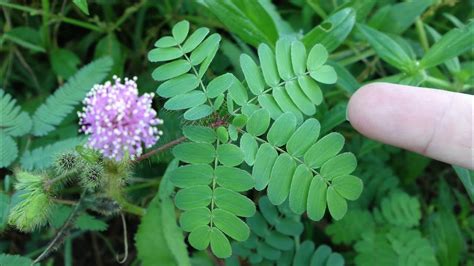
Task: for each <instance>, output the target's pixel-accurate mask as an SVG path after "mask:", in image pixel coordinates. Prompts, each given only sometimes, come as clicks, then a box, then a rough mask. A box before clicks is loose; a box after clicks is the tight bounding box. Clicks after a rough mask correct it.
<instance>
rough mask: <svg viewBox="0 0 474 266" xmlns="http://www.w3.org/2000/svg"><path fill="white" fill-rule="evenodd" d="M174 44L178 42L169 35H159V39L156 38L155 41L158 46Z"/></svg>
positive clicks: (164, 46)
mask: <svg viewBox="0 0 474 266" xmlns="http://www.w3.org/2000/svg"><path fill="white" fill-rule="evenodd" d="M176 45H178V43H177V42H176V40H175V39H174V38H173V37H171V36H165V37H161V38H160V39H158V41H156V42H155V46H156V47H158V48H168V47H171V46H176Z"/></svg>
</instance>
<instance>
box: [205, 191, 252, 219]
mask: <svg viewBox="0 0 474 266" xmlns="http://www.w3.org/2000/svg"><path fill="white" fill-rule="evenodd" d="M214 198H215V203H216V205H217V207H219V208H221V209H223V210H225V211H228V212H230V213H232V214H235V215H237V216H242V217H252V216H253V215H254V214H255V204H254V203H253V201H251V200H250V199H249V198H247V197H246V196H244V195H242V194H239V193H237V192H235V191H232V190H229V189H226V188H217V189H216V190H215V191H214Z"/></svg>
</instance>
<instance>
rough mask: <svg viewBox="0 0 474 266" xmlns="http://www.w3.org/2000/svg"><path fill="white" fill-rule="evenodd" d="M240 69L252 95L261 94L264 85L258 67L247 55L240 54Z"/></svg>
mask: <svg viewBox="0 0 474 266" xmlns="http://www.w3.org/2000/svg"><path fill="white" fill-rule="evenodd" d="M240 67H241V68H242V72H243V73H244V76H245V80H246V81H247V85H248V86H249V89H250V91H251V92H252V93H253V94H254V95H260V94H262V92H263V90H264V89H265V83H264V80H263V76H262V72H260V69H259V67H258V65H257V64H256V63H255V62H254V61H253V59H252V58H251V57H250V56H249V55H247V54H242V55H241V56H240Z"/></svg>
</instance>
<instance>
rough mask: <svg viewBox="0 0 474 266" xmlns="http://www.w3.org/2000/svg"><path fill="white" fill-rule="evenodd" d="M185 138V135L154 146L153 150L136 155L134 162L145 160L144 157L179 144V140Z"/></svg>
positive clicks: (181, 140)
mask: <svg viewBox="0 0 474 266" xmlns="http://www.w3.org/2000/svg"><path fill="white" fill-rule="evenodd" d="M185 140H186V137H181V138H178V139H175V140H173V141H170V142H168V143H166V144H164V145H163V146H160V147H158V148H156V149H154V150H151V151H149V152H147V153H145V154H143V155H142V156H140V157H138V158H137V159H135V162H140V161H143V160H145V159H147V158H149V157H151V156H153V155H154V154H156V153H160V152H162V151H165V150H167V149H169V148H171V147H173V146H175V145H178V144H180V143H181V142H183V141H185Z"/></svg>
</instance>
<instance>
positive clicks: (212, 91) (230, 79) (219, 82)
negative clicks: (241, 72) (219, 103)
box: [206, 73, 236, 98]
mask: <svg viewBox="0 0 474 266" xmlns="http://www.w3.org/2000/svg"><path fill="white" fill-rule="evenodd" d="M234 82H236V78H235V77H234V75H232V74H230V73H226V74H224V75H220V76H218V77H216V78H214V79H213V80H211V82H209V85H207V88H206V90H207V97H209V98H216V97H217V96H219V95H221V94H222V93H224V92H226V91H227V90H229V88H230V87H232V85H233V83H234Z"/></svg>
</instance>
